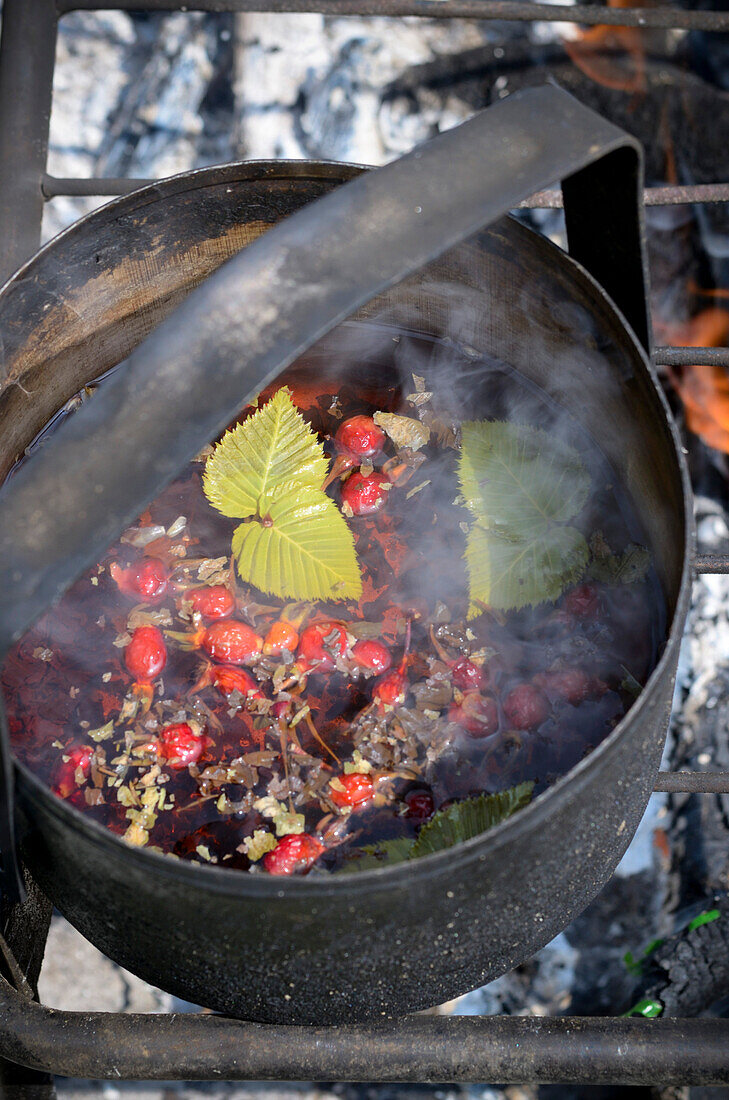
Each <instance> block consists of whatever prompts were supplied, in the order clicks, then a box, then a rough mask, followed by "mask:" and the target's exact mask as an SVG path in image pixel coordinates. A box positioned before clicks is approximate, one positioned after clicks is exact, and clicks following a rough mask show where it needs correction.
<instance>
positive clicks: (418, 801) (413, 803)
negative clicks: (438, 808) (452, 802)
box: [403, 790, 435, 821]
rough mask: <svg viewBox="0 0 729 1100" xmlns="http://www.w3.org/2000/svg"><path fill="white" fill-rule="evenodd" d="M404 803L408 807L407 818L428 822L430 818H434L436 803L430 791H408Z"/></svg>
mask: <svg viewBox="0 0 729 1100" xmlns="http://www.w3.org/2000/svg"><path fill="white" fill-rule="evenodd" d="M403 801H404V802H405V805H406V807H407V809H406V810H405V817H408V818H410V819H411V820H412V821H427V820H428V818H429V817H432V816H433V813H434V811H435V802H434V801H433V796H432V794H431V793H430V791H424V790H416V791H408V793H407V794H406V795H405V798H404V799H403Z"/></svg>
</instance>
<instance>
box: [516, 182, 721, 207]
mask: <svg viewBox="0 0 729 1100" xmlns="http://www.w3.org/2000/svg"><path fill="white" fill-rule="evenodd" d="M643 201H644V203H645V205H646V206H686V205H689V206H690V205H693V204H696V203H715V202H729V183H697V184H691V185H687V186H671V187H646V189H645V190H644V192H643ZM519 206H520V207H521V208H523V209H526V210H537V209H538V210H560V209H561V207H562V192H561V191H560V190H559V189H558V188H550V189H549V190H547V191H538V192H537V193H536V194H534V195H530V196H529V198H528V199H524V201H523V202H520V203H519Z"/></svg>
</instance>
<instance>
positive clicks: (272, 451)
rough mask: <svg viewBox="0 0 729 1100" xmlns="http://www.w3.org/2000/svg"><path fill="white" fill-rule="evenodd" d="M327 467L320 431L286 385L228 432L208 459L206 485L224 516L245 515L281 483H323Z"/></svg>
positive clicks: (210, 497)
mask: <svg viewBox="0 0 729 1100" xmlns="http://www.w3.org/2000/svg"><path fill="white" fill-rule="evenodd" d="M327 466H328V462H327V458H326V455H325V454H324V450H323V448H322V445H321V443H320V442H319V440H318V439H317V437H316V434H315V433H314V432H313V431H312V430H311V428H310V427H309V425H308V424H307V423H306V421H305V420H304V418H303V416H302V415H301V413H300V412H299V410H298V409H297V408H296V406H295V405H294V403H293V401H292V400H291V393H290V391H289V390H287V389H286V387H282V388H281V389H280V390H278V391H277V392H276V393H275V394H274V396H273V397H272V398H271V400H270V401H269V402H268V403H267V404H266V405H264V406H263V408H262V409H259V410H258V412H256V413H254V414H253V416H249V417H248V419H247V420H245V421H244V422H243V423H242V424H238V425H237V426H236V427H235V428H233V429H232V431H229V432H226V433H225V435H224V436H223V438H222V439H221V440H220V442H219V443H218V444H217V446H216V447H215V449H214V451H213V453H212V455H211V456H210V458H209V459H208V461H207V465H206V467H205V473H204V475H203V489H204V491H205V495H206V497H207V498H208V500H209V501H210V503H211V504H212V505H213V507H214V508H217V510H218V511H219V512H222V513H223V515H224V516H230V517H231V518H233V519H245V518H246V516H252V515H255V514H256V512H258V511H259V502H260V501H261V498H263V497H265V496H266V494H270V493H271V492H272V491H273V490H274V489H276V488H277V487H278V486H281V485H285V484H286V483H289V482H293V481H295V482H297V483H298V484H299V485H310V486H312V487H313V488H320V487H321V485H322V482H323V481H324V478H325V477H326V474H327Z"/></svg>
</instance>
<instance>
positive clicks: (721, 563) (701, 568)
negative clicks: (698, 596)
mask: <svg viewBox="0 0 729 1100" xmlns="http://www.w3.org/2000/svg"><path fill="white" fill-rule="evenodd" d="M694 570H695V571H696V572H697V573H729V556H727V555H726V554H697V555H696V557H695V558H694Z"/></svg>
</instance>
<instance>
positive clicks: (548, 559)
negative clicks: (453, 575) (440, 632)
mask: <svg viewBox="0 0 729 1100" xmlns="http://www.w3.org/2000/svg"><path fill="white" fill-rule="evenodd" d="M465 558H466V567H467V570H468V578H469V593H470V604H469V608H468V618H469V619H474V618H476V617H477V616H478V615H481V614H482V613H483V610H484V608H483V606H482V604H486V605H487V606H488V607H498V608H499V609H500V610H501V611H514V610H517V609H518V608H520V607H528V606H529V605H532V604H538V603H542V602H543V601H544V600H556V599H557V598H558V597H559V596H560V595H561V594H562V592H564V590H565V588H567V587H569V586H570V585H572V584H576V582H577V581H578V580H579V579H580V577H581V576H582V574H583V573H584V571H585V566H586V565H587V559H588V549H587V543H586V541H585V538H584V536H583V534H582V532H581V531H578V530H577V528H576V527H558V526H548V525H544V526H541V527H536V528H534V531H533V533H532V534H531V535H529V536H524V537H520V538H509V537H508V536H507V535H506V534H504V533H501V532H497V531H486V530H484V528H483V527H481V526H479V525H478V524H474V526H473V527H472V528H471V530H470V531H469V532H468V537H467V540H466V553H465ZM479 601H480V602H479Z"/></svg>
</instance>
